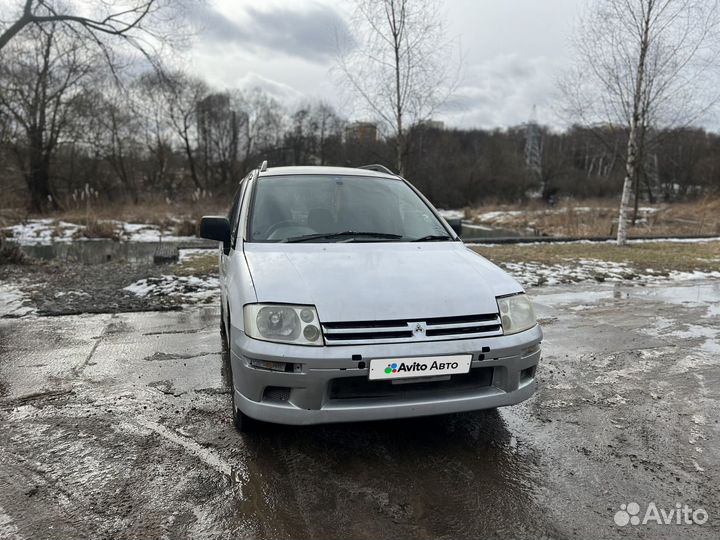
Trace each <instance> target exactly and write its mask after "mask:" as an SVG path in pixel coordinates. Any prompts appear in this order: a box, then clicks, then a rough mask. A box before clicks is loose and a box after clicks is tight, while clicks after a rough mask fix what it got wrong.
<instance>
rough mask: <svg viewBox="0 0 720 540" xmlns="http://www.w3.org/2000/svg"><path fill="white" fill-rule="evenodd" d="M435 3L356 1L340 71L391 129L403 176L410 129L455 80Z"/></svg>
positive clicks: (435, 105) (455, 70) (426, 115)
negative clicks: (352, 32)
mask: <svg viewBox="0 0 720 540" xmlns="http://www.w3.org/2000/svg"><path fill="white" fill-rule="evenodd" d="M442 21H443V19H442V14H441V3H440V2H439V1H438V0H356V10H355V15H354V18H353V24H352V25H351V26H352V28H353V29H354V32H355V33H354V36H353V39H352V40H350V41H349V42H348V43H345V44H341V51H340V55H339V61H338V67H339V71H340V73H341V75H342V77H343V79H344V80H346V81H347V82H349V83H350V86H351V88H352V90H353V93H354V94H355V95H356V96H357V97H359V98H360V101H361V102H362V103H363V105H364V108H365V109H366V110H367V111H368V112H369V113H370V114H372V115H373V116H375V117H376V118H377V119H378V120H379V121H381V122H382V123H383V124H384V125H385V126H387V127H388V128H389V130H390V134H391V136H392V137H393V138H394V139H395V161H396V167H397V169H398V171H399V172H400V174H403V173H404V171H405V157H406V154H407V150H408V140H407V132H408V128H409V127H410V126H411V125H413V124H415V123H418V122H421V121H423V120H427V119H429V118H430V116H431V115H432V114H433V112H435V111H436V110H437V108H438V107H439V106H440V105H441V104H442V103H443V102H444V101H445V100H446V99H447V98H448V97H449V95H450V94H451V93H452V91H453V90H454V87H455V85H456V83H457V80H458V74H459V62H453V60H452V58H453V54H452V43H451V42H450V41H448V39H447V37H446V36H447V34H446V33H445V29H444V25H443V22H442Z"/></svg>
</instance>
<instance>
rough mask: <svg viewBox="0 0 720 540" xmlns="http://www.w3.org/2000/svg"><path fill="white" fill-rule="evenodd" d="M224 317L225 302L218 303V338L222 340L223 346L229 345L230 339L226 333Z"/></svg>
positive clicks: (225, 314)
mask: <svg viewBox="0 0 720 540" xmlns="http://www.w3.org/2000/svg"><path fill="white" fill-rule="evenodd" d="M225 317H227V310H226V309H225V304H220V339H221V340H222V344H223V347H229V345H230V340H229V339H228V335H227V326H225Z"/></svg>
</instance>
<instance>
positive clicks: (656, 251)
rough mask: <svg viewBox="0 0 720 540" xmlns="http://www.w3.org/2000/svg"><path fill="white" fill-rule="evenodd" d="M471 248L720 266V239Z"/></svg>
mask: <svg viewBox="0 0 720 540" xmlns="http://www.w3.org/2000/svg"><path fill="white" fill-rule="evenodd" d="M472 249H473V250H475V251H477V252H478V253H480V254H481V255H482V256H483V257H486V258H487V259H489V260H491V261H493V262H495V263H507V262H512V263H521V262H535V263H540V264H546V265H552V264H567V263H568V262H577V261H578V260H580V259H598V260H601V261H608V262H618V263H627V264H629V265H631V266H633V267H635V268H637V269H638V270H645V269H652V270H653V271H656V272H671V271H680V272H692V271H701V272H711V271H718V270H720V242H694V243H689V242H687V243H686V242H647V243H638V244H630V245H627V246H623V247H620V246H617V245H614V244H609V243H592V244H590V243H586V244H582V243H571V244H503V245H495V246H472Z"/></svg>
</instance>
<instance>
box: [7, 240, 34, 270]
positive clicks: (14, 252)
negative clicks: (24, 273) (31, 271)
mask: <svg viewBox="0 0 720 540" xmlns="http://www.w3.org/2000/svg"><path fill="white" fill-rule="evenodd" d="M28 260H29V259H28V257H27V256H26V255H25V254H24V253H23V251H22V250H21V249H20V246H18V245H17V244H15V243H12V242H5V241H3V239H2V238H0V264H25V263H26V262H28Z"/></svg>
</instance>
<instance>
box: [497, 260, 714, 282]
mask: <svg viewBox="0 0 720 540" xmlns="http://www.w3.org/2000/svg"><path fill="white" fill-rule="evenodd" d="M486 255H490V256H491V254H487V253H486ZM499 266H501V267H502V268H503V269H505V270H506V271H507V272H509V273H510V274H512V276H513V277H514V278H515V279H517V280H518V281H519V282H520V283H521V284H522V285H523V286H525V287H540V286H543V285H561V284H567V283H579V282H583V281H596V282H604V281H608V282H621V281H637V282H641V283H642V284H643V285H648V284H654V283H664V282H667V281H680V282H685V281H690V280H697V279H716V278H720V272H718V271H713V272H698V271H695V272H676V271H673V272H659V271H654V270H652V269H649V268H647V269H645V270H641V271H638V270H636V269H634V268H633V267H632V266H630V265H628V264H626V263H621V262H611V261H603V260H599V259H578V260H577V261H575V262H572V263H570V262H569V263H567V264H551V265H547V264H542V263H535V262H520V263H512V262H506V263H499Z"/></svg>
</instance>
